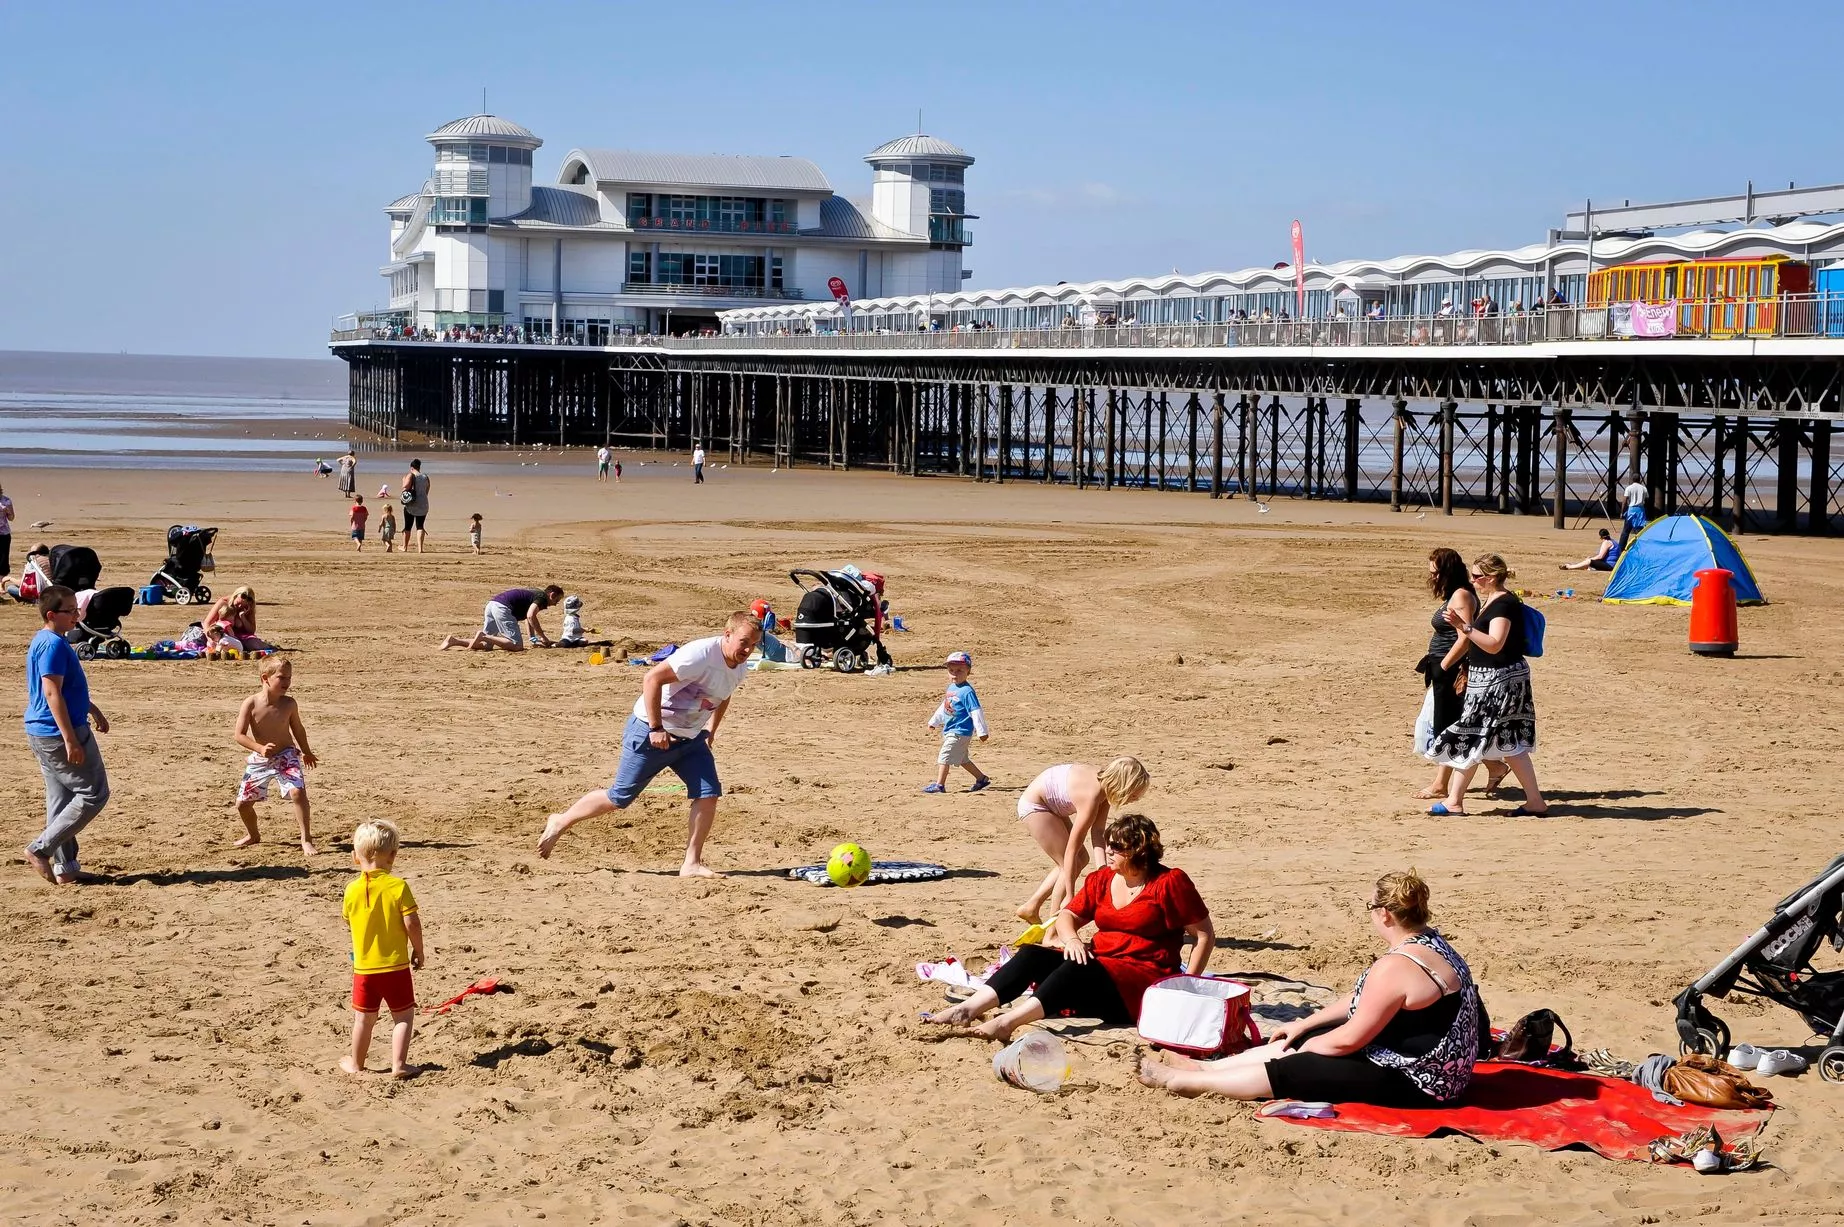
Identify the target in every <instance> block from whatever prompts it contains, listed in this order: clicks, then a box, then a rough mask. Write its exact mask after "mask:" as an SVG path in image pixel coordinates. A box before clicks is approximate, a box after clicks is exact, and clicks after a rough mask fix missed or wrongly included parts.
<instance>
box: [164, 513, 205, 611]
mask: <svg viewBox="0 0 1844 1227" xmlns="http://www.w3.org/2000/svg"><path fill="white" fill-rule="evenodd" d="M217 539H218V530H217V529H215V528H198V527H195V526H193V525H191V524H175V525H173V527H171V528H169V529H167V530H166V563H165V564H164V565H163V566H162V567H161V568H160V569H159V570H158V571H155V572H154V577H153V578H152V579H150V580H148V581H147V585H148V587H150V588H151V587H154V586H155V585H158V586H159V587H160V589H161V590H162V591H163V592H164V593H165V595H166V599H167V600H169V601H172V602H173V603H174V604H175V605H192V604H198V605H207V604H210V602H211V589H210V587H209V586H207V585H206V583H205V578H204V577H205V573H206V572H207V571H210V570H212V569H213V568H214V567H215V566H216V564H215V563H213V562H212V560H211V546H212V543H213V542H214V541H216V540H217Z"/></svg>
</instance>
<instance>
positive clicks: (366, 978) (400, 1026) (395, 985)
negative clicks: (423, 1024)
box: [339, 820, 423, 1078]
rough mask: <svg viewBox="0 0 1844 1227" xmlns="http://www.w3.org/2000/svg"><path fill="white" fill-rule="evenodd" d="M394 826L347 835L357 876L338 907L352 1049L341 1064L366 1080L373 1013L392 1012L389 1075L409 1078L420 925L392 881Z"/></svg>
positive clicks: (381, 824) (377, 825) (407, 897)
mask: <svg viewBox="0 0 1844 1227" xmlns="http://www.w3.org/2000/svg"><path fill="white" fill-rule="evenodd" d="M397 848H398V837H397V827H396V825H395V824H394V823H389V822H385V821H382V820H378V821H374V822H362V823H360V824H359V827H358V829H357V830H355V831H353V832H352V864H353V865H354V866H355V867H356V868H357V869H358V871H359V876H358V877H356V878H354V879H353V880H352V883H351V884H350V885H349V886H347V887H346V899H345V904H344V906H343V907H342V908H341V912H342V914H343V915H344V916H345V918H346V924H347V925H348V926H349V927H350V928H351V930H352V1051H351V1052H349V1053H347V1054H346V1055H345V1056H344V1057H342V1058H341V1059H340V1062H339V1067H340V1068H341V1069H343V1070H345V1071H346V1072H347V1073H349V1074H355V1075H357V1074H363V1073H365V1072H366V1070H365V1057H366V1055H367V1053H369V1051H370V1049H371V1032H372V1028H373V1027H374V1026H376V1025H377V1021H378V1009H379V1007H381V1006H385V1007H389V1009H390V1012H391V1076H392V1077H393V1078H414V1077H415V1076H416V1075H417V1073H418V1072H419V1071H418V1070H417V1068H416V1066H414V1065H411V1064H410V1035H411V1033H412V1032H413V1031H414V1030H415V1029H416V985H415V983H414V981H413V980H412V979H411V976H410V972H411V970H412V969H416V970H421V968H422V965H423V921H422V917H421V916H419V915H418V914H417V911H416V896H415V895H413V894H411V893H410V884H409V883H408V882H405V881H404V880H403V879H402V878H399V877H396V876H394V875H392V873H391V869H392V868H393V867H394V866H395V865H396V863H397Z"/></svg>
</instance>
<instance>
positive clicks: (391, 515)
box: [378, 503, 397, 554]
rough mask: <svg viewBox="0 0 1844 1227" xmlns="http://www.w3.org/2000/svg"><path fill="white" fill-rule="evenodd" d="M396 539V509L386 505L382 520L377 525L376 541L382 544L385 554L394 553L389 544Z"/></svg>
mask: <svg viewBox="0 0 1844 1227" xmlns="http://www.w3.org/2000/svg"><path fill="white" fill-rule="evenodd" d="M396 539H397V509H396V508H395V507H392V506H390V505H389V504H388V503H387V504H386V505H385V507H384V519H383V521H382V522H381V523H380V524H379V525H378V540H379V541H381V542H383V543H384V552H385V553H386V554H390V553H394V552H395V551H394V549H393V547H392V545H391V542H393V541H395V540H396Z"/></svg>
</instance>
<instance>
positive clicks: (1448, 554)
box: [1415, 547, 1504, 801]
mask: <svg viewBox="0 0 1844 1227" xmlns="http://www.w3.org/2000/svg"><path fill="white" fill-rule="evenodd" d="M1428 591H1429V592H1430V593H1432V594H1433V595H1435V596H1438V597H1440V598H1441V605H1440V607H1439V608H1438V609H1436V610H1435V611H1434V616H1433V617H1432V618H1430V619H1429V622H1430V623H1431V625H1432V626H1433V628H1434V633H1433V634H1432V635H1431V636H1429V638H1428V651H1427V654H1426V655H1424V656H1423V657H1422V658H1421V660H1420V661H1418V662H1417V663H1416V665H1415V670H1416V672H1418V673H1420V674H1421V675H1422V680H1423V687H1424V689H1423V693H1422V706H1421V716H1420V717H1419V718H1418V719H1417V720H1416V721H1415V752H1416V753H1417V754H1423V755H1425V754H1427V752H1428V746H1429V743H1430V742H1431V741H1432V740H1433V739H1434V736H1435V734H1437V733H1440V732H1443V731H1445V730H1446V728H1447V726H1448V725H1450V724H1452V723H1453V722H1454V721H1455V720H1457V719H1458V718H1459V716H1460V696H1461V694H1462V693H1463V692H1464V691H1465V688H1466V681H1465V675H1464V674H1462V673H1461V671H1460V664H1459V662H1460V657H1461V656H1462V655H1463V654H1464V649H1462V648H1460V647H1458V644H1459V641H1460V635H1459V632H1458V631H1456V630H1454V628H1453V627H1451V626H1449V625H1448V624H1447V620H1446V618H1445V617H1444V616H1443V615H1445V614H1446V613H1447V612H1448V611H1449V610H1451V611H1453V612H1454V613H1455V614H1458V615H1459V617H1460V619H1461V620H1462V621H1464V622H1470V621H1472V618H1473V615H1474V614H1475V613H1476V612H1478V609H1479V598H1478V597H1477V596H1476V595H1474V593H1473V584H1472V581H1471V580H1470V579H1468V578H1467V574H1466V562H1465V560H1464V559H1462V558H1461V557H1460V555H1459V553H1458V551H1455V550H1450V549H1447V548H1445V547H1442V548H1440V549H1436V550H1432V551H1430V552H1429V554H1428ZM1452 775H1453V769H1452V768H1451V767H1446V766H1442V767H1440V768H1438V769H1437V770H1436V771H1435V773H1434V782H1433V783H1432V784H1430V785H1428V787H1426V788H1424V789H1422V790H1421V791H1420V792H1418V793H1416V794H1415V796H1416V797H1417V798H1418V799H1420V800H1423V801H1437V800H1444V799H1445V798H1446V796H1447V790H1448V788H1449V786H1450V785H1451V784H1452ZM1503 778H1504V767H1503V765H1502V764H1500V765H1499V770H1498V772H1496V773H1494V774H1492V775H1491V777H1490V778H1489V780H1488V782H1487V784H1486V787H1487V789H1488V790H1490V789H1493V788H1496V787H1498V782H1499V781H1500V780H1502V779H1503Z"/></svg>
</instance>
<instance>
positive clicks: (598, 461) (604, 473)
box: [595, 444, 608, 481]
mask: <svg viewBox="0 0 1844 1227" xmlns="http://www.w3.org/2000/svg"><path fill="white" fill-rule="evenodd" d="M595 479H596V480H597V481H607V480H608V445H607V444H603V445H602V446H601V447H598V448H596V449H595Z"/></svg>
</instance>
